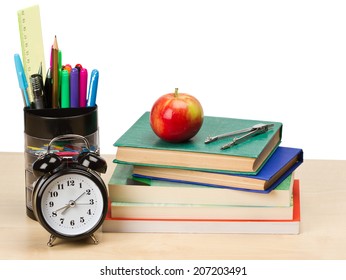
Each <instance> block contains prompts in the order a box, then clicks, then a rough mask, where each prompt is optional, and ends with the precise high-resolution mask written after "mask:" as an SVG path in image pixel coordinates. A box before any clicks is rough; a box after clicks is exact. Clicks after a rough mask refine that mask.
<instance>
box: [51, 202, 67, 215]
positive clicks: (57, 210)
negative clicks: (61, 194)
mask: <svg viewBox="0 0 346 280" xmlns="http://www.w3.org/2000/svg"><path fill="white" fill-rule="evenodd" d="M68 206H69V205H68V204H67V205H65V206H64V207H61V208H59V209H56V210H55V211H53V213H57V212H59V211H60V210H63V209H66V207H68Z"/></svg>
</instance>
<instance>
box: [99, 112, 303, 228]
mask: <svg viewBox="0 0 346 280" xmlns="http://www.w3.org/2000/svg"><path fill="white" fill-rule="evenodd" d="M258 123H264V124H269V123H271V124H273V126H272V128H271V129H270V130H268V131H267V132H265V133H262V134H259V135H256V136H254V137H252V138H250V139H248V140H247V141H245V142H243V143H240V144H238V145H235V146H233V147H231V148H230V149H226V150H221V149H220V147H221V146H222V145H224V144H226V143H227V142H229V141H230V139H220V140H219V141H215V142H213V143H209V144H205V139H206V138H207V137H208V136H213V135H219V134H223V133H226V132H229V131H234V130H238V129H243V128H247V127H252V126H254V125H256V124H258ZM281 139H282V124H281V123H279V122H265V121H258V120H246V119H232V118H220V117H208V116H206V117H204V122H203V126H202V128H201V130H200V131H199V132H198V134H197V135H196V136H195V137H194V138H192V139H191V140H190V141H188V142H185V143H179V144H177V143H168V142H165V141H163V140H161V139H159V138H158V137H157V136H156V135H155V134H154V132H153V131H152V129H151V127H150V123H149V112H145V113H144V114H143V115H142V116H141V117H140V118H139V119H138V120H137V121H136V122H135V123H134V124H133V125H132V126H131V127H130V128H129V129H128V130H127V131H126V132H125V133H124V134H123V135H122V136H121V137H120V138H119V139H118V140H117V141H116V142H115V143H114V146H116V147H117V153H116V155H115V159H114V162H115V163H116V165H115V168H114V172H113V175H112V177H111V179H110V181H109V183H108V188H109V199H110V203H109V211H108V215H107V217H106V219H105V221H104V224H103V231H104V232H185V233H272V234H275V233H277V234H298V233H299V224H300V198H299V194H300V191H299V188H300V186H299V180H297V179H295V178H294V171H295V170H296V169H297V167H298V166H299V165H300V164H301V163H302V162H303V151H302V149H299V148H288V147H281V146H279V145H280V143H281Z"/></svg>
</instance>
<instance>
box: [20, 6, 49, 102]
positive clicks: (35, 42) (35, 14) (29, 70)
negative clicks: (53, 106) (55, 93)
mask: <svg viewBox="0 0 346 280" xmlns="http://www.w3.org/2000/svg"><path fill="white" fill-rule="evenodd" d="M17 15H18V25H19V34H20V41H21V46H22V59H23V66H24V71H25V75H26V79H27V80H28V81H29V79H30V76H31V75H32V74H37V73H38V71H39V70H40V69H41V71H42V77H43V81H44V80H45V75H46V66H45V60H44V50H43V40H42V28H41V17H40V8H39V6H38V5H35V6H32V7H28V8H25V9H22V10H19V11H18V12H17ZM41 67H42V68H41ZM28 93H29V100H30V102H31V101H32V100H33V96H32V89H31V88H30V87H29V88H28Z"/></svg>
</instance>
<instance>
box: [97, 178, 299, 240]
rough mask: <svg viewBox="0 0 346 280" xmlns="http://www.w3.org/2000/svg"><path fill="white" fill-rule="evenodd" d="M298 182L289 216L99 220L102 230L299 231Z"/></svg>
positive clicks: (174, 231) (279, 232) (188, 231)
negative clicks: (291, 216)
mask: <svg viewBox="0 0 346 280" xmlns="http://www.w3.org/2000/svg"><path fill="white" fill-rule="evenodd" d="M299 226H300V184H299V180H295V181H294V186H293V219H292V220H217V221H215V220H180V219H118V218H111V217H110V210H109V211H108V213H107V217H106V219H105V221H104V223H103V226H102V231H103V232H161V233H254V234H299Z"/></svg>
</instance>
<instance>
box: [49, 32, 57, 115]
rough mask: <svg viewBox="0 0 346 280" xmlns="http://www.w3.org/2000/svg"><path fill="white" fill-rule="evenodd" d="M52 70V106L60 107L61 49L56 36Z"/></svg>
mask: <svg viewBox="0 0 346 280" xmlns="http://www.w3.org/2000/svg"><path fill="white" fill-rule="evenodd" d="M51 71H52V76H53V88H52V108H59V49H58V42H57V39H56V36H55V38H54V44H53V55H52V69H51Z"/></svg>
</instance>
